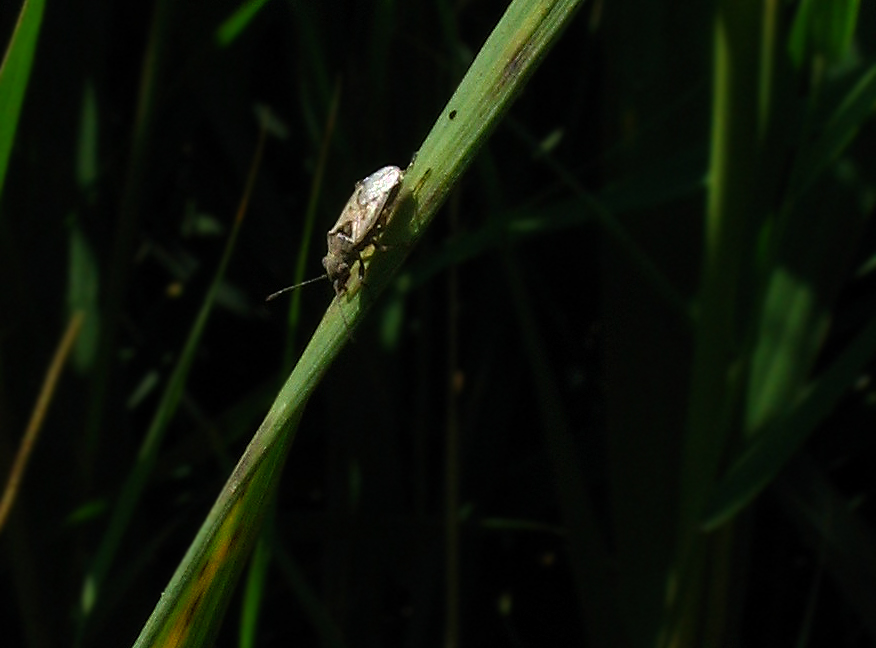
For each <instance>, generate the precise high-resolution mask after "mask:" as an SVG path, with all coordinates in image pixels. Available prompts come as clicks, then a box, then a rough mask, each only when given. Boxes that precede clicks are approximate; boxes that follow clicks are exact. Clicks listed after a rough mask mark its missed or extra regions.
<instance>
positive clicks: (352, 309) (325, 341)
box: [135, 0, 581, 647]
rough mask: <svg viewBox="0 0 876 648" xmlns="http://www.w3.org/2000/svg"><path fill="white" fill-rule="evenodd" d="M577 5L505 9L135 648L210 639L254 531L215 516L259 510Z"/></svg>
mask: <svg viewBox="0 0 876 648" xmlns="http://www.w3.org/2000/svg"><path fill="white" fill-rule="evenodd" d="M580 5H581V0H557V1H555V2H539V3H533V2H530V1H528V0H515V2H513V3H512V4H511V5H510V6H509V7H508V9H507V10H506V12H505V15H504V16H503V17H502V19H501V20H500V21H499V24H498V25H497V26H496V28H495V29H494V30H493V33H492V34H491V35H490V37H489V38H488V40H487V42H486V44H485V45H484V47H483V48H482V49H481V51H480V52H479V54H478V56H477V58H476V59H475V61H474V62H473V63H472V66H471V68H470V69H469V71H468V73H467V74H466V76H465V78H464V79H463V80H462V82H461V83H460V85H459V87H458V88H457V90H456V92H455V93H454V95H453V97H452V98H451V100H450V102H449V103H448V105H447V106H446V107H445V108H444V110H443V111H442V112H441V113H440V115H439V117H438V120H437V121H436V123H435V126H434V127H433V128H432V130H431V132H430V133H429V135H428V136H427V138H426V140H425V142H424V143H423V145H422V147H420V149H419V151H418V155H417V158H416V162H415V163H414V165H413V167H412V168H411V169H410V170H409V172H408V174H407V175H406V177H405V181H404V183H403V186H402V188H401V191H400V200H399V203H400V205H399V207H398V209H397V210H396V212H395V213H394V214H393V216H392V218H391V220H390V223H389V225H388V227H387V230H386V232H385V234H384V239H385V241H386V244H387V245H388V246H389V247H388V249H387V250H386V251H385V252H381V254H377V255H375V256H374V258H373V260H372V261H371V263H370V264H369V267H368V271H367V277H368V288H367V290H361V289H357V288H361V287H357V286H355V285H354V286H351V287H350V294H348V295H345V296H343V297H341V298H336V299H335V300H334V301H333V302H332V304H331V306H330V307H329V309H328V311H327V313H326V316H325V317H324V318H323V320H322V322H321V323H320V325H319V327H318V328H317V330H316V332H315V333H314V335H313V337H312V338H311V340H310V343H309V344H308V345H307V347H306V348H305V349H304V352H303V353H302V355H301V358H300V359H299V361H298V364H297V365H296V366H295V369H293V371H292V374H291V375H290V376H289V379H288V380H287V381H286V383H285V385H284V386H283V388H282V390H281V391H280V393H279V394H278V396H277V399H276V400H275V401H274V404H273V405H272V406H271V409H270V411H269V412H268V414H267V416H266V418H265V420H264V421H263V422H262V424H261V425H260V426H259V429H258V430H257V431H256V433H255V435H254V436H253V439H252V441H251V442H250V444H249V446H248V447H247V449H246V451H245V452H244V454H243V456H242V457H241V459H240V462H239V463H238V465H237V468H236V469H235V471H234V473H233V474H232V476H231V477H230V478H229V480H228V482H227V483H226V484H225V487H224V488H223V490H222V492H221V493H220V495H219V497H218V499H217V501H216V503H215V504H214V506H213V509H212V510H211V512H210V514H209V516H208V518H207V520H206V521H205V522H204V525H203V526H202V527H201V530H200V531H199V532H198V535H197V537H196V538H195V540H194V542H193V543H192V545H191V546H190V548H189V550H188V552H187V553H186V556H185V558H183V561H182V562H181V563H180V565H179V566H178V567H177V570H176V573H175V574H174V576H173V577H172V579H171V581H170V584H169V585H168V587H167V588H166V590H165V592H164V595H163V596H162V597H161V599H160V600H159V602H158V605H157V606H156V608H155V610H154V611H153V613H152V615H151V616H150V618H149V621H148V622H147V623H146V626H145V627H144V628H143V631H142V632H141V634H140V637H139V638H138V639H137V642H136V644H135V646H137V647H145V646H157V645H161V646H199V645H203V643H204V642H206V641H209V640H210V638H211V637H212V636H214V635H215V632H216V631H217V630H218V624H219V622H220V621H221V615H220V614H217V612H218V611H220V610H222V609H224V606H225V605H226V604H227V600H228V598H229V597H230V596H231V593H232V590H233V588H232V587H231V584H232V583H233V582H234V580H235V579H236V577H237V574H238V573H239V566H238V565H236V564H235V561H239V559H240V558H241V556H242V555H243V554H242V553H239V552H235V553H234V560H224V561H219V562H217V560H216V559H215V556H216V555H217V554H216V552H223V551H225V545H224V544H223V542H224V540H225V538H227V537H233V539H234V541H235V544H236V545H239V546H241V547H243V548H244V549H246V547H248V545H249V543H251V541H252V538H253V537H254V535H255V534H256V533H257V530H258V529H257V528H258V524H257V523H251V524H247V525H244V526H243V527H237V528H236V529H235V530H234V533H235V534H236V535H234V536H227V535H226V533H227V531H226V530H227V529H230V528H231V527H229V523H228V522H226V519H225V518H226V517H228V516H230V515H235V516H236V515H240V511H241V510H242V509H245V508H246V507H248V506H252V507H254V509H260V508H261V507H263V506H264V502H265V501H266V497H267V495H266V493H267V491H269V490H270V488H272V487H273V486H272V485H273V484H274V483H275V480H276V479H277V478H278V477H279V473H280V470H279V467H280V466H281V462H282V458H284V457H285V454H286V451H287V450H288V448H289V446H290V445H291V443H292V437H293V435H294V430H295V426H296V424H297V422H298V420H299V419H300V416H301V413H302V411H303V408H304V405H305V404H306V402H307V400H308V398H309V397H310V395H311V394H312V393H313V390H314V389H315V388H316V385H317V384H318V383H319V381H320V380H321V379H322V376H323V375H324V374H325V372H326V371H327V370H328V367H329V366H330V365H331V363H332V361H333V360H334V359H335V357H337V355H338V353H339V352H340V350H341V349H342V348H343V346H344V345H345V344H346V342H347V340H348V339H349V337H350V334H351V331H352V329H354V328H355V326H356V324H357V323H358V322H359V321H360V320H361V318H362V316H363V315H364V313H365V312H366V310H367V307H368V306H369V305H370V303H372V302H373V298H374V296H375V295H376V294H378V293H380V292H381V291H382V290H383V289H384V288H385V287H386V285H387V284H388V283H389V281H390V280H391V278H392V276H393V275H394V274H395V272H396V271H397V270H398V268H399V267H400V266H401V264H402V262H403V261H404V258H405V257H406V256H407V254H408V253H409V251H410V249H411V248H412V247H413V245H414V244H415V243H416V241H417V240H418V239H419V238H420V236H422V234H423V232H424V231H425V228H426V227H427V226H428V224H429V223H430V222H431V220H432V219H433V218H434V216H435V214H436V213H437V210H438V209H439V208H440V207H441V205H442V204H443V203H444V201H445V199H446V198H447V195H448V193H449V192H450V190H451V188H452V187H453V186H454V185H455V184H456V182H457V180H458V179H459V177H460V176H461V175H462V173H463V172H464V171H465V169H466V168H467V167H468V165H469V164H470V162H471V160H472V159H473V157H474V155H475V153H476V152H477V151H478V149H479V148H480V147H481V146H482V145H483V144H484V142H485V141H486V139H487V137H488V136H489V134H490V133H491V132H492V130H493V129H494V128H495V126H496V124H497V123H498V121H499V119H500V118H501V117H502V115H503V114H504V113H505V112H506V111H507V110H508V108H509V107H510V105H511V102H512V101H513V99H514V97H515V96H516V94H517V93H518V92H519V91H520V90H521V88H522V87H523V85H524V84H525V82H526V80H527V79H528V77H529V75H530V74H531V73H532V72H533V71H534V69H535V68H536V67H537V65H538V64H539V63H540V62H541V60H542V59H543V57H544V55H545V54H546V52H547V50H548V48H549V47H550V45H552V44H553V42H554V41H555V40H556V39H557V38H558V37H559V34H560V33H561V31H562V28H563V27H564V26H565V25H566V24H567V23H568V21H569V20H570V19H571V17H572V16H573V15H574V12H575V10H576V9H578V8H579V6H580ZM451 114H452V115H453V116H452V117H451ZM268 484H271V486H270V487H269V486H268ZM259 518H260V511H259V510H253V511H251V512H248V513H247V519H248V520H250V521H257V520H258V519H259ZM223 555H227V554H223Z"/></svg>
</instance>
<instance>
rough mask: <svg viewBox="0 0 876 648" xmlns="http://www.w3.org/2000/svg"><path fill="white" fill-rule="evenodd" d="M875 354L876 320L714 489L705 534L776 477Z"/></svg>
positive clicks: (709, 503) (731, 516) (759, 436)
mask: <svg viewBox="0 0 876 648" xmlns="http://www.w3.org/2000/svg"><path fill="white" fill-rule="evenodd" d="M874 354H876V320H873V321H871V322H870V324H869V325H867V327H866V328H865V329H864V330H863V331H861V333H859V334H858V336H857V337H856V338H855V340H854V341H853V342H852V343H851V344H850V345H849V347H848V348H847V349H846V350H845V351H844V352H843V353H842V355H841V356H840V357H839V358H837V360H836V361H835V362H834V363H833V365H831V366H830V368H828V370H827V371H825V372H824V374H822V375H821V376H820V377H819V378H818V379H817V380H816V381H815V382H814V383H813V384H812V385H811V386H810V387H809V388H808V389H807V390H806V392H805V394H803V395H802V397H801V398H800V400H799V402H798V403H797V404H796V406H795V407H793V408H792V409H791V410H790V411H789V412H788V413H787V414H786V415H785V416H782V417H778V418H776V419H775V420H774V421H773V422H772V423H770V424H768V425H767V426H766V427H765V428H764V430H763V431H762V432H761V433H760V434H759V435H758V436H757V437H756V439H757V440H756V441H755V442H754V444H753V445H752V446H751V448H750V449H749V450H748V451H747V452H746V453H745V454H743V456H742V457H741V458H740V459H739V460H738V461H737V462H736V463H735V464H734V465H733V467H732V468H731V469H730V470H729V471H728V473H727V476H726V477H724V478H723V479H722V480H721V482H720V483H719V484H718V485H717V487H716V488H715V491H714V494H713V495H712V496H711V497H710V499H709V502H708V504H707V506H706V509H705V513H704V515H703V517H702V520H701V526H702V528H703V529H704V530H706V531H710V530H712V529H716V528H718V527H720V526H721V525H723V524H725V523H726V522H727V521H729V520H731V519H732V518H733V517H734V516H735V515H736V514H737V513H738V512H739V511H741V510H742V509H743V508H745V506H747V505H748V503H749V502H751V500H752V499H754V498H755V497H756V496H757V495H758V493H760V492H761V491H762V490H763V489H764V487H766V485H767V484H769V482H770V481H771V480H772V479H773V477H775V475H776V474H777V473H778V472H779V470H781V469H782V467H783V466H784V465H785V464H786V463H787V462H788V460H789V459H790V458H791V456H792V455H793V453H794V451H795V450H796V449H797V448H798V447H799V446H800V444H801V443H802V442H803V441H804V440H805V439H806V438H807V437H808V436H809V435H810V434H811V433H812V432H813V431H814V430H815V429H816V428H817V427H818V425H819V424H820V423H821V422H822V421H823V420H824V419H825V417H826V416H827V415H828V414H829V413H830V412H831V411H832V410H833V408H834V406H835V405H836V403H837V402H838V401H839V399H840V398H841V397H842V396H843V394H845V393H846V392H847V390H848V389H849V387H850V386H852V385H853V384H854V382H855V381H856V380H857V379H858V377H859V376H860V375H861V371H862V369H863V368H864V366H866V365H867V364H868V363H869V362H870V361H871V359H872V358H873V356H874Z"/></svg>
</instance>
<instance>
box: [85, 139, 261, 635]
mask: <svg viewBox="0 0 876 648" xmlns="http://www.w3.org/2000/svg"><path fill="white" fill-rule="evenodd" d="M264 137H265V133H264V132H262V136H261V138H262V139H261V141H260V142H259V150H258V151H257V153H256V158H255V159H256V161H258V160H259V159H260V158H261V148H262V147H263V145H264ZM256 168H257V164H255V165H254V167H253V169H252V171H251V176H250V182H249V186H248V187H247V190H246V193H245V195H244V201H243V203H242V205H241V208H240V211H239V213H238V215H237V218H236V219H235V222H234V226H233V228H232V230H231V234H230V235H229V237H228V241H227V243H226V246H225V250H224V253H223V256H222V259H221V260H220V262H219V267H218V268H217V270H216V274H215V276H214V277H213V282H212V284H211V285H210V288H209V290H208V291H207V294H206V295H205V296H204V301H203V303H202V304H201V309H200V311H199V312H198V315H197V317H196V318H195V322H194V324H193V325H192V328H191V330H190V331H189V335H188V337H187V339H186V343H185V345H184V347H183V350H182V352H181V353H180V357H179V360H178V361H177V363H176V365H175V366H174V369H173V372H172V373H171V375H170V379H169V380H168V381H167V385H166V387H165V389H164V392H163V393H162V396H161V401H160V402H159V404H158V407H157V409H156V411H155V415H154V416H153V419H152V421H151V423H150V425H149V429H148V431H147V433H146V436H145V438H144V440H143V443H142V444H141V446H140V452H139V454H138V456H137V462H136V464H135V465H134V466H133V468H132V469H131V471H130V473H129V475H128V477H127V479H126V480H125V483H124V484H123V486H122V489H121V492H120V494H119V498H118V500H117V502H116V504H115V507H114V509H113V514H112V517H111V518H110V522H109V525H108V527H107V530H106V532H105V533H104V536H103V538H102V539H101V543H100V546H99V548H98V551H97V553H96V554H95V558H94V562H93V564H92V568H91V570H90V572H89V573H88V575H87V576H86V579H85V583H84V586H83V592H82V599H81V611H82V622H83V624H84V622H85V621H86V620H87V618H88V616H89V613H90V612H91V610H92V608H93V606H94V604H95V602H96V601H97V600H98V598H99V597H100V596H101V594H102V591H101V590H102V586H103V583H104V580H105V578H106V575H107V573H108V571H109V569H110V567H111V566H112V564H113V561H114V560H115V556H116V552H117V550H118V547H119V543H120V542H121V539H122V537H123V535H124V533H125V531H126V530H127V528H128V525H129V523H130V521H131V518H132V516H133V515H134V512H135V510H136V507H137V503H138V501H139V499H140V496H141V494H142V492H143V489H144V487H145V485H146V482H147V481H148V479H149V476H150V475H151V474H152V470H153V468H154V466H155V462H156V460H157V457H158V450H159V448H160V446H161V441H162V439H163V438H164V434H165V432H166V431H167V427H168V424H169V423H170V421H171V419H172V418H173V416H174V414H175V413H176V410H177V407H178V406H179V403H180V400H181V399H182V396H183V393H184V390H185V385H186V381H187V380H188V376H189V372H190V370H191V367H192V363H193V362H194V359H195V356H196V354H197V351H198V347H199V344H200V341H201V337H202V335H203V333H204V329H205V327H206V325H207V320H208V319H209V316H210V313H211V312H212V309H213V305H214V303H215V300H216V295H217V293H218V291H219V288H220V286H221V284H222V280H223V278H224V276H225V270H226V268H227V266H228V263H229V261H230V260H231V256H232V254H233V252H234V246H235V243H236V241H237V235H238V233H239V231H240V226H241V225H242V223H243V214H244V213H245V206H246V200H248V194H249V191H250V190H251V188H252V181H253V178H254V175H255V170H256ZM83 627H84V625H83V626H80V631H82V629H83Z"/></svg>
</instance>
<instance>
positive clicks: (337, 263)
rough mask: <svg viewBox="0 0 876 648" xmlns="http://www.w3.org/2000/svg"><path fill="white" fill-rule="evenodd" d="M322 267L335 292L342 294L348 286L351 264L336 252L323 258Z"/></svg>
mask: <svg viewBox="0 0 876 648" xmlns="http://www.w3.org/2000/svg"><path fill="white" fill-rule="evenodd" d="M322 267H323V268H325V273H326V275H327V276H328V278H329V281H331V282H332V286H333V287H334V289H335V293H336V294H338V295H340V294H341V293H342V292H344V290H345V289H346V287H347V280H348V279H349V278H350V264H349V263H347V262H346V261H345V260H344V258H343V257H342V256H340V255H336V254H327V255H326V256H325V257H324V258H323V260H322Z"/></svg>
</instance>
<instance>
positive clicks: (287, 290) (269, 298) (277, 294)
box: [265, 274, 328, 302]
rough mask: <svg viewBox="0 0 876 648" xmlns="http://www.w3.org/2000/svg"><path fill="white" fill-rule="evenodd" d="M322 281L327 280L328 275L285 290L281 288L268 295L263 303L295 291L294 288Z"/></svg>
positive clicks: (287, 287)
mask: <svg viewBox="0 0 876 648" xmlns="http://www.w3.org/2000/svg"><path fill="white" fill-rule="evenodd" d="M323 279H328V275H327V274H324V275H319V276H318V277H314V278H313V279H308V280H307V281H302V282H301V283H297V284H295V285H294V286H286V287H285V288H282V289H281V290H278V291H277V292H275V293H271V294H270V295H268V296H267V297H265V301H266V302H269V301H271V300H272V299H276V298H277V297H279V296H280V295H282V294H283V293H286V292H289V291H291V290H295V289H296V288H301V286H306V285H307V284H312V283H314V282H316V281H322V280H323Z"/></svg>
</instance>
